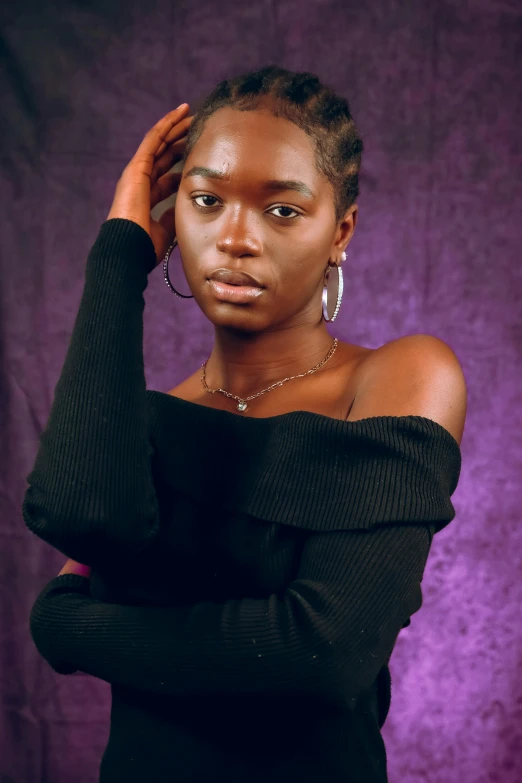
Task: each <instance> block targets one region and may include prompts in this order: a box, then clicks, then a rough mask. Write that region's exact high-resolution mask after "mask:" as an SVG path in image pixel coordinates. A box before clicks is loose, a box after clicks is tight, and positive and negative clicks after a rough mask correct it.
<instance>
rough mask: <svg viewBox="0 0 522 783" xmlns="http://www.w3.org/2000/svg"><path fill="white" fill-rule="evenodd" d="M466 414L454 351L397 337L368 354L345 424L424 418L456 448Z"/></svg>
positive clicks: (427, 339) (440, 343) (420, 337)
mask: <svg viewBox="0 0 522 783" xmlns="http://www.w3.org/2000/svg"><path fill="white" fill-rule="evenodd" d="M466 411H467V388H466V380H465V377H464V372H463V370H462V367H461V364H460V361H459V359H458V357H457V356H456V354H455V352H454V351H453V349H452V348H451V347H450V346H449V345H448V344H447V343H446V342H444V340H441V339H440V338H438V337H434V336H433V335H429V334H413V335H407V336H405V337H399V338H398V339H396V340H391V341H390V342H388V343H385V344H384V345H382V346H381V347H380V348H376V349H375V350H373V351H371V352H370V353H368V354H367V355H366V356H365V358H364V360H363V362H362V363H361V366H360V367H359V370H358V383H357V395H356V398H355V401H354V404H353V406H352V409H351V411H350V415H349V417H348V419H349V420H350V421H356V420H358V419H364V418H368V417H371V416H424V417H425V418H429V419H432V420H433V421H436V422H437V423H439V424H440V425H441V426H443V427H444V428H445V429H447V430H448V432H450V434H451V435H453V437H454V438H455V440H456V441H457V443H459V444H460V442H461V440H462V435H463V431H464V423H465V418H466Z"/></svg>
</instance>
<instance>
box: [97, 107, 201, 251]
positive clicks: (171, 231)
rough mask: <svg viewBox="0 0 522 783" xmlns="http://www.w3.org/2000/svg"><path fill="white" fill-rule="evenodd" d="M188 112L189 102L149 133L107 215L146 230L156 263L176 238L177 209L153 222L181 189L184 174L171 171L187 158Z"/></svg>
mask: <svg viewBox="0 0 522 783" xmlns="http://www.w3.org/2000/svg"><path fill="white" fill-rule="evenodd" d="M188 109H189V104H188V103H184V104H182V105H181V106H178V108H177V109H174V110H173V111H170V112H169V113H168V114H166V115H165V116H164V117H163V118H162V119H161V120H159V122H157V123H156V125H154V126H153V127H152V128H151V129H150V130H149V131H148V132H147V133H146V134H145V137H144V139H143V141H142V142H141V144H140V146H139V147H138V150H137V152H136V154H135V155H134V157H133V158H132V159H131V160H130V162H129V163H128V164H127V166H126V167H125V169H124V170H123V173H122V175H121V177H120V179H119V180H118V184H117V186H116V192H115V195H114V200H113V202H112V206H111V209H110V212H109V214H108V216H107V220H110V219H111V218H126V219H127V220H133V221H134V222H135V223H138V225H140V226H141V227H142V228H143V229H145V231H146V232H147V234H148V235H149V236H150V238H151V239H152V242H153V244H154V249H155V251H156V264H159V263H160V261H161V260H162V259H163V258H164V256H165V254H166V252H167V250H168V248H169V245H170V244H171V242H172V240H173V239H174V235H175V225H174V210H175V206H172V207H169V208H168V209H166V210H165V212H164V213H163V214H162V215H161V217H160V219H159V221H156V220H153V219H152V217H151V214H150V213H151V210H152V209H154V207H155V206H156V204H159V203H160V201H164V200H165V199H166V198H168V197H169V196H171V195H172V194H173V193H176V192H177V190H178V188H179V183H180V181H181V174H182V172H170V169H171V168H172V167H173V166H174V165H175V164H176V163H178V162H179V161H180V160H181V159H182V157H183V152H184V149H185V145H186V140H187V139H186V137H187V133H188V129H189V128H190V125H191V124H192V121H193V119H194V117H193V116H191V117H187V116H186V115H187V111H188ZM166 172H169V173H168V174H167V173H166Z"/></svg>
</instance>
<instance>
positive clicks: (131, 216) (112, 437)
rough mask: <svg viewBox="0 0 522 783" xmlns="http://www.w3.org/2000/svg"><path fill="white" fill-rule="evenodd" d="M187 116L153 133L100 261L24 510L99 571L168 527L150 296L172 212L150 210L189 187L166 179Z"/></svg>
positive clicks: (129, 176) (114, 214)
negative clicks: (150, 403) (150, 414)
mask: <svg viewBox="0 0 522 783" xmlns="http://www.w3.org/2000/svg"><path fill="white" fill-rule="evenodd" d="M183 106H184V108H182V109H180V110H179V111H178V110H174V112H170V113H169V114H168V115H166V116H165V117H164V118H163V119H162V120H160V121H159V123H157V124H156V125H155V126H154V127H153V128H152V129H151V130H150V131H149V132H148V133H147V134H146V136H145V138H144V140H143V142H142V143H141V145H140V147H139V148H138V151H137V153H136V155H135V156H134V157H133V159H132V160H131V161H130V163H129V164H128V166H127V167H126V169H125V170H124V172H123V174H122V176H121V178H120V180H119V182H118V186H117V189H116V195H115V198H114V202H113V205H112V207H111V211H110V213H109V218H108V220H106V221H105V223H103V224H102V226H101V229H100V232H99V234H98V237H97V239H96V241H95V243H94V246H93V247H92V249H91V251H90V253H89V256H88V260H87V267H86V273H85V286H84V290H83V295H82V298H81V303H80V308H79V311H78V315H77V317H76V322H75V325H74V329H73V333H72V337H71V341H70V345H69V348H68V351H67V356H66V359H65V363H64V366H63V369H62V372H61V375H60V378H59V380H58V383H57V386H56V390H55V395H54V400H53V404H52V407H51V412H50V415H49V419H48V422H47V425H46V427H45V430H44V432H43V434H42V436H41V440H40V446H39V450H38V453H37V456H36V461H35V464H34V468H33V470H32V472H31V473H30V475H29V476H28V483H29V488H28V490H27V492H26V495H25V498H24V503H23V516H24V520H25V522H26V524H27V526H28V527H29V529H30V530H32V531H33V532H34V533H35V534H36V535H38V536H40V538H42V539H44V540H45V541H47V542H48V543H49V544H51V545H52V546H53V547H55V548H56V549H58V550H60V551H61V552H63V553H64V554H66V555H67V556H68V557H70V558H72V559H74V560H77V561H79V562H81V563H84V564H86V565H90V566H95V567H98V568H103V567H104V566H106V565H110V563H111V562H114V557H121V558H124V557H125V556H129V557H133V556H135V555H136V554H138V553H139V552H140V551H141V550H142V549H143V548H144V547H145V546H146V545H147V544H148V542H150V540H151V539H152V538H154V536H155V534H156V532H157V530H158V525H159V521H158V506H157V501H156V495H155V490H154V486H153V481H152V475H151V464H150V462H151V456H152V447H151V444H150V440H149V426H148V420H147V408H146V388H145V374H144V367H143V309H144V299H143V292H144V290H145V288H146V286H147V274H148V273H149V272H150V271H151V270H152V269H153V268H154V267H155V266H156V264H157V263H158V259H160V258H161V254H162V253H163V251H164V250H165V249H166V248H165V245H168V242H169V239H171V237H170V236H169V231H170V232H172V233H173V231H174V219H173V214H172V211H171V209H169V210H167V211H166V212H165V213H164V214H163V215H162V217H161V218H160V221H159V222H156V221H153V220H152V218H151V215H150V210H151V208H152V207H154V206H155V205H156V203H158V202H160V201H162V200H163V199H165V198H166V197H167V196H168V195H169V194H170V192H172V191H173V190H175V188H176V185H177V184H179V178H180V174H179V173H176V174H171V173H170V174H169V173H164V172H166V171H168V169H169V168H170V167H171V166H172V163H173V162H174V161H175V160H177V159H179V158H180V157H181V154H182V149H183V143H184V142H185V135H186V131H187V128H188V126H189V125H190V122H191V119H192V118H187V117H185V114H186V110H187V108H188V105H187V104H183ZM178 108H179V107H178ZM175 141H176V144H174V142H175ZM176 145H177V146H176Z"/></svg>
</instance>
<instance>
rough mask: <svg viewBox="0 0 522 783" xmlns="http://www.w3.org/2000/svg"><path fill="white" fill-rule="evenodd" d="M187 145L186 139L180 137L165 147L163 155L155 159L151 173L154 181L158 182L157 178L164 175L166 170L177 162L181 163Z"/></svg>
mask: <svg viewBox="0 0 522 783" xmlns="http://www.w3.org/2000/svg"><path fill="white" fill-rule="evenodd" d="M185 147H186V139H185V138H182V139H178V141H176V142H174V144H172V146H170V147H167V148H166V149H165V151H164V153H163V155H161V156H160V157H159V158H157V159H156V160H155V161H154V166H153V168H152V175H151V179H152V181H153V182H157V180H158V179H159V178H160V177H161V176H163V174H165V172H166V171H168V170H169V169H171V168H172V167H173V166H174V165H175V164H176V163H179V161H180V160H181V159H182V157H183V153H184V152H185Z"/></svg>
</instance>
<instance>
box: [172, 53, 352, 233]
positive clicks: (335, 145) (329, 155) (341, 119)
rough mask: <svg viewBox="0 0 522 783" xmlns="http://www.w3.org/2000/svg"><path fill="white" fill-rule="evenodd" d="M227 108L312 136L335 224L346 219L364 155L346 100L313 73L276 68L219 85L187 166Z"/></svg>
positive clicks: (196, 125) (190, 142)
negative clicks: (269, 117)
mask: <svg viewBox="0 0 522 783" xmlns="http://www.w3.org/2000/svg"><path fill="white" fill-rule="evenodd" d="M225 106H229V107H233V108H234V109H236V110H238V111H254V110H256V109H259V108H269V110H270V111H271V112H272V114H273V115H274V116H275V117H283V118H284V119H287V120H290V122H293V123H294V124H295V125H297V126H298V127H299V128H301V129H302V130H303V131H304V132H305V133H306V134H307V135H308V136H310V137H311V139H312V141H313V144H314V148H315V154H316V164H317V168H318V169H319V171H320V172H321V173H322V174H324V176H325V177H326V178H327V179H328V180H329V181H330V182H331V184H332V186H333V191H334V208H335V220H336V222H339V221H340V220H341V219H342V218H343V216H344V215H345V213H346V211H347V210H348V209H349V207H351V205H352V204H353V203H354V202H355V200H356V199H357V197H358V195H359V169H360V166H361V155H362V151H363V142H362V139H361V138H360V137H359V133H358V131H357V128H356V127H355V123H354V120H353V117H352V115H351V112H350V107H349V105H348V101H347V100H346V99H345V98H343V97H341V96H339V95H337V94H336V93H335V92H334V91H333V90H332V89H331V88H330V87H327V86H326V85H324V84H322V83H321V82H320V80H319V79H318V78H317V76H314V74H312V73H309V72H304V73H295V72H293V71H288V70H286V69H285V68H280V67H279V66H277V65H266V66H265V67H263V68H260V69H258V70H255V71H250V72H248V73H244V74H241V75H239V76H236V77H234V78H231V79H226V80H224V81H221V82H219V84H218V85H217V86H216V87H215V88H214V90H212V92H211V93H210V94H209V95H208V96H207V97H206V98H205V99H204V100H203V101H202V102H201V103H200V105H199V107H198V109H197V111H196V113H195V115H194V120H193V122H192V124H191V126H190V128H189V131H188V134H187V139H186V146H185V151H184V155H183V160H182V164H183V166H184V165H185V162H186V160H187V158H188V156H189V155H190V152H191V151H192V149H193V147H194V145H195V143H196V142H197V140H198V139H199V137H200V136H201V133H202V132H203V128H204V126H205V122H206V120H207V119H208V117H210V115H211V114H213V113H214V112H215V111H217V110H218V109H221V108H223V107H225Z"/></svg>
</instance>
